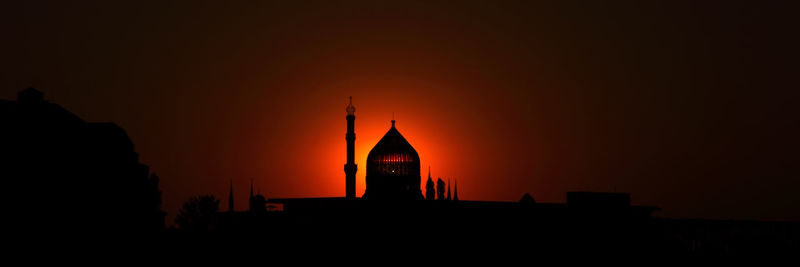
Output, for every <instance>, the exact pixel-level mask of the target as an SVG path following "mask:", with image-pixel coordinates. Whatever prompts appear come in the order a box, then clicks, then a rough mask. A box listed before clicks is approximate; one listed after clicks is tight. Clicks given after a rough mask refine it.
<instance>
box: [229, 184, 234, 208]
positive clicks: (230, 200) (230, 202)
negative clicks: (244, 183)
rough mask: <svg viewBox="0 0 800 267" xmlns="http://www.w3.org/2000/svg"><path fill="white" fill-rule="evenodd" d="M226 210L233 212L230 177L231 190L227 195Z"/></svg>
mask: <svg viewBox="0 0 800 267" xmlns="http://www.w3.org/2000/svg"><path fill="white" fill-rule="evenodd" d="M228 212H233V179H231V192H230V193H229V195H228Z"/></svg>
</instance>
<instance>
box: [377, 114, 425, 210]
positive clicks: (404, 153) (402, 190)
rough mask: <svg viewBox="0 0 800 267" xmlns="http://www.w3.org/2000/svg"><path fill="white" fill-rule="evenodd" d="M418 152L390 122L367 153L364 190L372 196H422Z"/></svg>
mask: <svg viewBox="0 0 800 267" xmlns="http://www.w3.org/2000/svg"><path fill="white" fill-rule="evenodd" d="M420 180H421V176H420V163H419V155H418V154H417V151H416V150H415V149H414V147H412V146H411V144H409V143H408V141H406V139H405V138H404V137H403V135H402V134H400V132H399V131H398V130H397V128H396V127H395V120H392V126H391V128H389V131H388V132H386V134H385V135H384V136H383V138H381V140H380V141H378V143H377V144H376V145H375V146H374V147H373V148H372V150H370V152H369V154H368V155H367V190H366V192H364V196H363V198H365V199H372V200H388V201H401V200H421V199H423V197H422V191H421V190H420V187H419V186H420Z"/></svg>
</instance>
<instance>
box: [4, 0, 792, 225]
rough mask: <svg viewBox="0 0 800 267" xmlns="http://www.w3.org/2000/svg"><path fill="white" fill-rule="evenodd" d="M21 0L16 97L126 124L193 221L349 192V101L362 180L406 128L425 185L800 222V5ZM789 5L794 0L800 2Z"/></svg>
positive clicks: (12, 73) (9, 77)
mask: <svg viewBox="0 0 800 267" xmlns="http://www.w3.org/2000/svg"><path fill="white" fill-rule="evenodd" d="M258 2H259V3H249V2H244V1H242V2H238V1H233V3H220V2H218V1H207V2H206V1H186V2H184V3H179V2H177V1H176V2H175V3H162V1H154V2H152V3H140V2H138V1H131V2H125V1H122V2H118V1H113V2H106V1H97V2H96V3H92V2H81V3H69V2H63V1H53V2H43V1H10V2H7V3H4V4H2V5H3V6H4V7H3V8H0V10H2V11H0V33H2V36H3V42H2V44H0V55H2V63H0V66H2V69H0V90H1V91H0V93H1V94H0V97H1V98H4V99H13V98H14V97H15V94H16V92H17V91H18V90H21V89H23V88H25V87H27V86H31V85H32V86H34V87H36V88H38V89H40V90H42V91H44V92H45V94H46V98H47V99H48V100H49V101H51V102H55V103H58V104H60V105H62V106H64V107H65V108H67V109H68V110H71V111H72V112H74V113H75V114H77V115H78V116H80V117H82V118H84V119H86V120H88V121H96V122H101V121H112V122H115V123H117V124H119V125H120V126H121V127H123V128H124V129H125V130H126V131H127V132H128V134H129V135H130V137H131V139H132V140H133V142H134V144H135V145H136V150H137V152H139V154H140V156H141V160H142V162H144V163H145V164H148V165H150V166H151V168H152V171H153V172H155V173H157V174H158V175H159V176H160V177H161V179H162V180H161V188H162V190H163V191H164V206H163V207H164V209H165V210H167V211H168V212H169V213H170V217H168V218H170V219H168V220H171V216H174V214H175V212H176V211H177V208H178V207H179V206H180V204H181V203H182V202H183V201H185V200H187V199H188V198H189V197H190V196H192V195H198V194H215V195H216V196H217V197H219V198H221V199H223V203H222V206H223V207H227V204H226V203H225V201H227V192H228V183H229V179H232V180H233V182H234V186H235V190H236V192H237V199H236V200H237V201H238V203H236V207H237V209H245V208H246V193H247V191H248V186H249V181H250V179H254V180H255V183H256V185H257V189H258V191H259V192H261V193H263V194H264V195H266V196H267V197H268V198H272V197H317V196H343V195H344V172H343V164H344V163H345V139H344V136H345V126H346V125H345V110H344V109H345V106H346V105H347V97H348V96H353V104H354V105H355V106H356V109H357V110H356V161H357V164H359V165H360V170H359V172H358V175H357V192H358V194H359V195H360V194H362V193H363V191H364V174H365V169H364V168H365V166H366V165H365V164H364V161H365V158H366V155H367V153H368V152H369V149H370V148H371V147H372V146H373V145H374V144H375V143H376V142H377V141H378V140H379V139H380V137H381V136H382V135H383V134H384V133H385V132H386V131H387V130H388V129H389V126H390V124H389V120H390V119H391V116H392V112H394V114H395V117H396V119H397V128H398V130H399V131H400V132H401V133H402V134H403V135H404V136H405V137H406V138H407V139H408V140H409V142H410V143H411V144H412V145H413V146H414V147H415V148H416V150H417V151H418V152H419V153H420V158H421V160H422V166H423V171H422V173H423V186H424V180H425V178H426V175H427V170H426V168H427V166H428V165H430V166H432V170H433V176H434V177H442V178H453V179H458V184H459V197H460V198H461V199H468V200H503V201H516V200H518V199H519V198H520V197H521V196H522V195H523V194H524V193H526V192H530V193H531V194H532V195H533V196H534V197H535V198H536V200H537V201H540V202H563V201H564V194H565V192H567V191H577V190H590V191H619V192H630V193H632V199H633V202H634V204H642V205H656V206H660V207H662V209H663V211H661V212H659V213H658V214H657V215H659V216H666V217H702V218H736V219H769V220H773V219H776V220H783V219H794V220H800V217H798V213H797V212H796V204H795V203H798V202H800V198H798V196H800V194H797V188H800V187H799V185H800V184H798V176H799V175H798V174H800V168H799V167H798V164H797V162H798V157H797V152H796V151H798V148H800V145H798V140H797V136H798V134H799V133H800V131H798V130H799V129H798V128H800V127H798V116H797V115H796V114H800V110H798V106H800V105H798V104H799V103H798V93H797V90H795V89H796V88H798V82H797V77H798V75H797V74H798V73H800V72H798V71H799V70H800V69H798V65H797V64H796V62H798V52H797V49H796V47H800V46H798V40H797V37H796V36H795V35H793V34H790V33H791V32H795V31H796V29H795V27H793V26H792V25H797V16H796V14H797V11H798V9H797V7H796V6H783V5H784V4H775V3H773V4H762V3H752V2H748V3H745V2H738V1H715V2H717V3H709V2H705V3H695V2H696V1H685V2H683V1H677V2H676V1H664V2H661V1H654V2H652V3H647V4H643V3H639V2H640V1H623V2H615V3H604V4H601V3H595V2H596V1H586V3H579V2H571V1H555V2H559V3H541V2H535V1H519V2H517V1H513V2H500V3H496V2H494V1H492V2H491V3H490V2H484V1H475V2H472V1H463V2H462V1H458V2H452V1H443V2H438V1H420V2H411V3H409V2H410V1H400V2H396V3H390V2H383V3H362V2H350V1H345V2H336V3H332V2H331V1H319V2H302V3H297V2H294V1H293V3H291V4H287V3H281V4H277V3H268V2H266V1H258ZM787 5H788V4H787Z"/></svg>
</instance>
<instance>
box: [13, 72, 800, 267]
mask: <svg viewBox="0 0 800 267" xmlns="http://www.w3.org/2000/svg"><path fill="white" fill-rule="evenodd" d="M346 112H347V113H346V117H345V119H346V122H347V132H346V134H345V141H346V146H347V155H346V156H347V157H346V162H345V164H344V173H345V175H344V179H345V190H344V192H345V194H344V196H343V197H326V198H267V197H265V196H263V195H260V194H255V192H254V187H255V185H254V181H251V184H250V190H249V195H248V196H247V197H248V198H247V201H248V204H249V205H248V206H249V208H248V210H243V211H236V210H234V205H233V204H234V202H235V200H236V199H237V198H236V194H235V192H236V191H234V188H233V183H232V182H231V187H230V190H229V192H228V196H227V197H228V203H227V204H228V207H227V210H220V209H219V207H218V204H219V200H218V199H216V198H215V197H214V196H203V197H197V198H192V199H191V200H190V201H189V202H187V203H185V204H184V208H183V209H182V210H181V212H180V213H179V214H177V218H176V223H177V224H178V228H169V229H167V228H165V223H164V220H165V216H166V213H165V212H164V211H162V209H161V191H160V190H159V186H158V183H159V178H158V176H157V175H155V174H153V173H150V170H149V167H148V166H147V165H145V164H143V163H141V162H140V161H139V157H138V154H137V153H136V152H135V150H134V146H133V142H132V141H131V140H130V138H129V137H128V136H127V134H126V133H125V131H124V130H123V129H122V128H121V127H119V126H117V125H116V124H113V123H91V122H86V121H84V120H82V119H80V118H79V117H77V116H75V115H74V114H72V113H71V112H69V111H67V110H65V109H64V108H62V107H61V106H59V105H57V104H54V103H50V102H48V101H46V100H45V99H44V94H43V93H42V92H40V91H38V90H35V89H33V88H28V89H25V90H23V91H21V92H19V94H18V98H17V100H16V101H9V100H0V124H1V125H3V130H2V131H0V140H2V141H0V142H2V143H0V145H1V146H2V150H0V157H2V158H0V162H2V164H3V165H2V169H0V171H2V177H3V178H5V179H4V182H5V183H6V185H7V187H6V188H7V190H6V192H5V194H6V196H7V197H9V198H10V199H13V200H14V201H15V202H14V205H8V206H7V207H8V211H7V214H11V215H13V217H12V219H11V220H8V222H9V223H10V225H9V229H12V230H15V231H19V232H21V233H23V234H27V235H28V236H33V237H41V236H47V237H54V236H62V235H67V236H70V237H99V236H102V237H106V238H108V237H112V238H117V239H118V240H128V238H132V237H141V236H143V235H144V236H155V237H157V238H158V239H157V240H160V241H162V242H161V244H162V246H165V247H166V246H167V245H168V244H172V243H181V244H184V245H187V244H188V245H190V244H192V243H193V241H196V240H197V239H195V238H197V237H198V236H199V237H202V238H206V239H208V238H212V237H213V238H221V237H224V238H226V240H228V239H231V238H232V239H236V240H244V242H247V243H248V244H261V242H263V240H269V242H276V243H279V244H283V243H285V242H299V243H300V244H302V245H304V246H307V245H312V244H317V243H319V242H330V240H336V244H341V245H342V246H343V247H344V248H348V249H350V248H356V247H359V248H361V247H365V248H367V249H379V248H380V247H374V246H372V245H375V244H387V243H403V242H406V243H411V244H416V245H419V246H432V247H436V248H441V247H443V246H445V247H448V248H451V249H453V248H457V249H469V248H472V249H474V248H475V247H476V245H474V244H475V242H480V243H479V246H478V247H481V248H483V247H486V246H492V247H496V246H502V244H506V246H505V247H503V248H506V249H512V250H514V249H519V247H508V246H509V244H510V245H513V246H517V245H519V246H521V247H522V248H524V250H525V251H536V252H537V253H549V252H554V253H559V254H570V255H591V254H596V253H603V254H604V255H615V256H625V257H627V256H630V255H637V256H654V257H663V256H669V255H694V254H703V255H739V254H790V253H796V252H797V251H798V249H799V248H800V244H799V243H798V242H799V240H800V237H798V235H800V226H798V223H797V222H756V221H731V220H703V219H665V218H657V217H654V216H653V212H655V211H657V210H659V208H658V207H655V206H637V205H631V195H630V194H628V193H609V192H567V193H566V199H567V201H566V203H542V202H537V201H536V200H535V198H534V196H531V195H530V194H524V195H523V196H521V198H520V200H519V201H517V202H501V201H472V200H465V199H463V198H459V195H458V186H457V181H453V184H452V186H451V183H450V181H449V180H448V181H447V182H445V181H444V180H443V179H441V178H437V179H436V180H434V179H433V176H432V175H431V168H430V166H429V167H428V175H427V176H428V177H427V179H426V182H425V194H424V195H423V193H422V191H421V190H420V187H421V180H422V179H421V178H422V177H421V166H420V158H419V155H418V154H417V152H416V150H415V149H414V147H413V146H412V142H409V141H408V140H407V139H406V138H405V137H404V136H403V135H402V134H400V131H399V130H398V128H397V126H396V122H395V121H394V120H392V121H391V125H390V128H389V129H388V131H387V133H386V134H385V135H384V136H383V138H381V139H380V140H379V141H378V142H377V143H376V144H375V145H374V147H373V148H372V149H371V151H370V152H369V155H368V156H367V162H366V165H367V166H366V186H367V188H366V190H365V193H364V195H363V196H361V197H357V196H356V193H355V192H356V188H355V185H356V183H355V179H356V178H355V177H356V172H357V171H358V167H357V165H356V164H355V160H354V158H355V156H354V146H355V145H354V144H355V140H356V135H355V107H354V106H353V104H352V98H351V99H350V103H349V104H348V106H347V107H346ZM462 186H463V185H462ZM451 188H452V191H451ZM209 233H213V235H210V234H209ZM70 240H72V239H70ZM213 240H215V241H220V240H219V239H213ZM171 242H172V243H171ZM282 242H283V243H282ZM218 243H222V242H218ZM164 244H167V245H164ZM324 244H325V245H328V243H324ZM415 248H416V247H415Z"/></svg>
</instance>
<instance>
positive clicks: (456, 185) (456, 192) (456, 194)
mask: <svg viewBox="0 0 800 267" xmlns="http://www.w3.org/2000/svg"><path fill="white" fill-rule="evenodd" d="M453 200H454V201H458V179H456V184H455V185H453Z"/></svg>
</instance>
